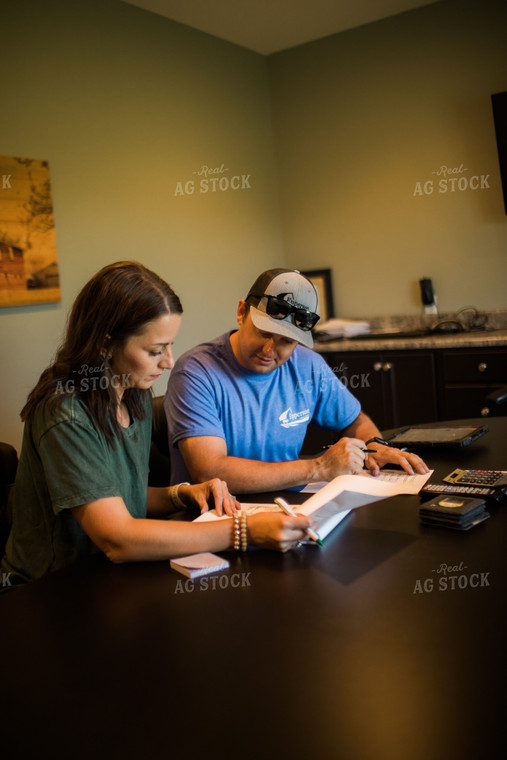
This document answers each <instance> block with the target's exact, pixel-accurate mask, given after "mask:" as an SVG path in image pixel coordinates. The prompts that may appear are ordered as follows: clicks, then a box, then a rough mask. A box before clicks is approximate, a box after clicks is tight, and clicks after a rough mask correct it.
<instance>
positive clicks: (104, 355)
mask: <svg viewBox="0 0 507 760" xmlns="http://www.w3.org/2000/svg"><path fill="white" fill-rule="evenodd" d="M110 343H111V336H110V335H106V337H105V340H104V344H103V346H102V348H101V349H100V357H101V359H107V360H109V359H110V358H111V356H112V355H113V354H112V353H111V350H110V348H109V346H110Z"/></svg>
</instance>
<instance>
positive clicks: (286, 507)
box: [275, 496, 324, 546]
mask: <svg viewBox="0 0 507 760" xmlns="http://www.w3.org/2000/svg"><path fill="white" fill-rule="evenodd" d="M275 504H278V506H279V507H280V509H281V510H282V511H283V512H285V514H286V515H290V516H291V517H297V514H296V513H295V512H294V510H293V509H292V507H291V506H290V504H287V502H286V501H285V499H282V498H281V497H279V496H277V497H276V499H275ZM305 533H306V535H307V536H310V538H311V539H312V541H315V543H317V544H318V545H319V546H324V544H323V543H322V541H321V540H320V538H319V537H318V535H317V534H316V533H315V531H314V530H312V529H311V528H305Z"/></svg>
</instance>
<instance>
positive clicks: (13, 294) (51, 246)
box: [0, 156, 61, 308]
mask: <svg viewBox="0 0 507 760" xmlns="http://www.w3.org/2000/svg"><path fill="white" fill-rule="evenodd" d="M0 176H1V178H2V181H1V182H0V308H2V307H10V306H33V305H36V304H45V303H56V302H58V301H61V290H60V272H59V266H58V254H57V250H56V237H55V220H54V212H53V201H52V194H51V182H50V176H49V164H48V162H47V161H41V160H38V159H33V158H20V157H16V156H0Z"/></svg>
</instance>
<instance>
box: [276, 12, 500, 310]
mask: <svg viewBox="0 0 507 760" xmlns="http://www.w3.org/2000/svg"><path fill="white" fill-rule="evenodd" d="M506 40H507V4H506V3H505V2H504V1H503V0H493V1H491V0H484V2H483V0H479V1H477V0H476V1H471V0H452V1H449V2H447V0H443V2H439V3H435V4H433V5H430V6H426V7H424V8H421V9H418V10H416V11H413V12H410V13H405V14H401V15H399V16H397V17H394V18H390V19H387V20H385V21H381V22H378V23H375V24H370V25H368V26H364V27H361V28H358V29H355V30H352V31H349V32H346V33H342V34H339V35H335V36H332V37H329V38H327V39H325V40H321V41H318V42H315V43H312V44H309V45H305V46H300V47H298V48H293V49H292V50H289V51H286V52H283V53H280V54H278V55H275V56H272V57H270V59H269V70H270V75H271V97H272V107H273V115H274V127H275V136H276V141H277V143H278V145H279V152H278V169H279V176H280V186H281V189H282V192H281V198H282V205H283V211H282V219H283V227H284V247H285V254H286V257H287V259H289V260H290V261H291V263H292V264H293V265H294V266H297V267H299V268H301V269H315V268H320V267H332V269H333V279H334V299H335V306H336V309H337V311H338V314H339V316H343V317H357V316H361V315H366V316H367V315H376V314H378V315H384V314H393V313H394V314H405V313H408V314H417V313H419V311H420V298H419V285H418V280H419V279H420V278H421V277H424V276H427V277H431V278H432V279H433V283H434V286H435V290H436V292H437V296H438V305H439V307H440V308H441V309H442V310H444V311H447V310H450V311H453V310H456V309H459V308H460V307H463V306H467V305H470V304H472V305H475V306H477V307H479V308H501V307H506V306H507V288H506V284H507V216H506V214H505V209H504V205H503V198H502V190H501V184H500V173H499V166H498V155H497V148H496V142H495V133H494V124H493V117H492V110H491V99H490V96H491V94H492V93H495V92H500V91H505V90H507V52H506V51H507V42H506ZM441 167H447V168H448V169H450V170H452V171H453V172H456V173H453V174H448V175H447V176H445V175H443V174H440V175H438V174H435V172H438V171H439V170H441ZM474 177H475V178H478V179H472V178H474ZM481 178H482V179H481ZM440 180H447V183H445V182H444V184H443V185H442V186H439V182H440ZM427 182H432V183H433V192H432V193H431V194H428V193H429V191H430V190H431V185H430V184H425V183H427ZM460 186H461V188H464V187H466V188H467V189H466V190H460V189H459V187H460ZM470 186H472V188H475V187H477V189H471V188H470ZM453 187H454V192H452V188H453ZM425 188H426V191H427V192H425ZM443 189H446V192H441V191H442V190H443Z"/></svg>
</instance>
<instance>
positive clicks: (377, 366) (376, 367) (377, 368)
mask: <svg viewBox="0 0 507 760" xmlns="http://www.w3.org/2000/svg"><path fill="white" fill-rule="evenodd" d="M373 369H374V371H375V372H380V370H381V369H382V362H375V364H374V365H373Z"/></svg>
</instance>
